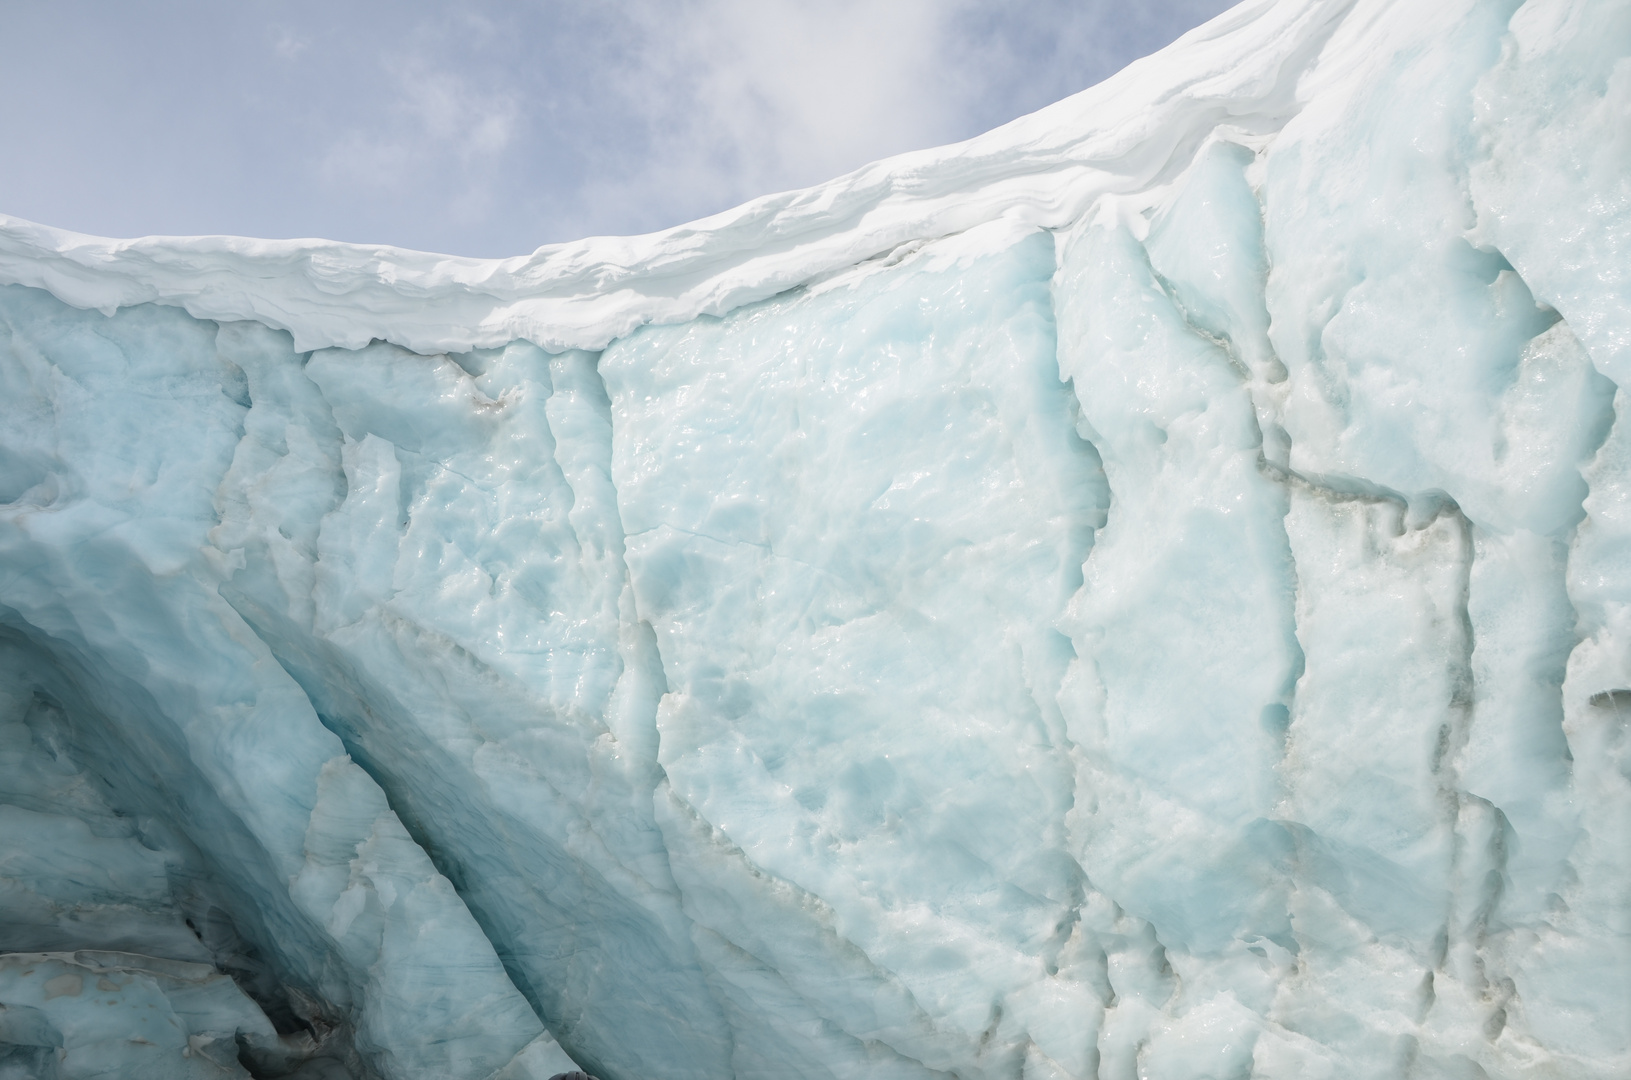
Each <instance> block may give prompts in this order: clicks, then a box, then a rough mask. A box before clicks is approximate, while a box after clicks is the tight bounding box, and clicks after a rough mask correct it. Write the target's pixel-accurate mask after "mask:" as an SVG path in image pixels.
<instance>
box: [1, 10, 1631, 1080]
mask: <svg viewBox="0 0 1631 1080" xmlns="http://www.w3.org/2000/svg"><path fill="white" fill-rule="evenodd" d="M0 283H3V285H0V1077H3V1078H5V1080H15V1078H20V1077H51V1078H80V1077H130V1078H147V1077H152V1078H166V1080H168V1078H173V1077H187V1078H193V1077H197V1078H205V1077H243V1076H258V1077H276V1076H290V1077H304V1078H307V1080H341V1078H346V1077H350V1078H355V1080H361V1078H365V1077H370V1078H372V1077H377V1078H382V1080H409V1078H421V1077H423V1078H455V1077H456V1078H466V1077H468V1078H472V1080H523V1078H528V1077H534V1078H539V1080H542V1078H545V1077H548V1076H551V1075H552V1074H555V1073H558V1072H562V1071H567V1070H570V1069H574V1068H583V1069H585V1070H587V1071H588V1072H591V1073H593V1074H595V1075H596V1076H599V1077H602V1078H603V1080H686V1078H697V1080H702V1078H708V1080H717V1078H722V1077H739V1078H749V1077H765V1078H784V1077H786V1078H791V1077H809V1078H838V1077H845V1078H849V1077H857V1078H858V1077H867V1078H875V1077H876V1078H890V1080H894V1078H899V1080H908V1078H912V1080H916V1078H927V1077H931V1076H941V1077H953V1076H954V1077H960V1078H964V1080H996V1078H1020V1077H1023V1078H1025V1080H1041V1078H1066V1077H1071V1078H1084V1077H1102V1078H1106V1080H1111V1078H1116V1080H1120V1078H1134V1077H1138V1078H1145V1080H1189V1078H1195V1080H1199V1078H1213V1080H1226V1078H1236V1077H1247V1076H1251V1077H1275V1078H1279V1077H1284V1078H1320V1077H1331V1078H1369V1077H1374V1078H1390V1077H1431V1078H1439V1077H1443V1078H1455V1080H1463V1078H1483V1077H1490V1078H1494V1077H1512V1078H1518V1077H1524V1078H1527V1077H1535V1078H1543V1077H1544V1078H1604V1080H1608V1078H1617V1077H1624V1076H1626V1075H1631V747H1628V740H1631V736H1628V724H1631V429H1628V427H1627V425H1628V423H1631V420H1628V416H1631V409H1628V401H1627V397H1626V390H1625V389H1624V388H1625V387H1627V386H1628V385H1631V382H1628V380H1631V4H1628V3H1626V2H1624V0H1528V2H1524V3H1519V2H1517V0H1476V2H1475V0H1440V2H1435V3H1418V2H1415V0H1392V2H1389V0H1279V2H1273V3H1263V2H1251V0H1249V2H1248V3H1245V4H1243V5H1241V6H1240V7H1238V8H1236V9H1234V10H1232V11H1230V12H1228V13H1226V14H1224V15H1223V16H1221V17H1219V18H1218V19H1216V20H1214V21H1212V22H1211V23H1208V24H1206V25H1205V26H1202V27H1200V28H1199V29H1197V30H1195V31H1193V32H1192V33H1190V34H1188V35H1186V36H1185V37H1184V38H1182V39H1180V40H1179V41H1178V42H1177V43H1176V44H1174V45H1173V46H1171V47H1170V48H1168V49H1167V50H1165V51H1163V52H1161V53H1158V54H1156V55H1155V56H1153V57H1150V58H1148V59H1145V60H1143V61H1140V62H1138V63H1136V64H1134V65H1132V66H1131V67H1129V68H1128V69H1127V70H1125V71H1124V72H1122V73H1121V74H1119V75H1117V76H1116V77H1114V78H1112V79H1111V80H1109V81H1108V82H1105V83H1103V84H1101V85H1099V86H1097V87H1094V88H1092V89H1090V90H1088V91H1085V92H1083V93H1082V94H1079V95H1077V96H1075V97H1072V98H1069V99H1066V100H1065V101H1062V102H1060V103H1058V104H1057V105H1054V106H1051V107H1049V108H1047V109H1044V110H1042V111H1041V112H1038V113H1036V114H1033V115H1031V116H1028V117H1024V118H1022V119H1020V120H1017V121H1015V122H1014V123H1012V124H1009V125H1007V126H1005V127H1003V128H999V129H997V130H996V131H993V132H991V133H989V134H987V135H984V136H981V137H979V138H976V139H973V140H971V141H969V142H966V143H963V144H959V145H956V146H951V147H945V148H941V149H937V150H932V151H925V152H921V153H915V154H908V155H905V156H903V157H899V158H896V159H893V160H890V161H885V162H882V163H879V164H877V165H873V166H870V167H868V168H865V169H862V170H860V171H858V172H856V173H853V174H851V175H849V176H846V177H842V178H840V179H838V180H836V181H833V182H831V183H829V184H826V185H823V186H820V187H816V188H812V189H808V190H805V191H799V192H793V193H789V194H784V195H775V196H769V197H766V198H763V199H760V200H757V201H755V202H752V203H749V204H747V205H745V206H743V207H741V208H739V209H736V210H733V211H730V212H727V213H725V214H721V215H718V216H717V217H714V218H710V219H707V220H704V221H701V222H697V223H694V224H692V225H688V226H684V227H681V228H677V229H673V230H670V231H668V232H664V233H657V234H653V235H650V236H644V237H633V238H598V239H592V240H586V241H583V242H580V243H574V244H566V245H557V246H552V247H547V248H542V249H540V250H539V251H537V252H535V253H534V254H532V255H530V256H524V257H518V258H514V259H507V260H492V261H484V260H472V259H459V258H451V257H443V256H435V255H428V254H421V253H416V252H409V251H402V250H398V249H393V248H384V247H362V246H353V245H344V244H337V243H327V242H320V241H257V240H243V239H235V238H220V237H215V238H191V239H185V238H149V239H144V240H135V241H112V240H101V239H96V238H92V237H86V236H81V235H77V234H72V233H66V232H61V231H57V230H53V229H50V228H46V227H43V226H39V225H35V224H31V223H28V222H24V221H20V220H18V219H15V218H0Z"/></svg>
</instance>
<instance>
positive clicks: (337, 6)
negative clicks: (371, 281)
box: [0, 0, 1230, 255]
mask: <svg viewBox="0 0 1631 1080" xmlns="http://www.w3.org/2000/svg"><path fill="white" fill-rule="evenodd" d="M1228 6H1230V4H1229V3H1228V2H1227V0H1012V2H1005V0H604V2H595V0H576V2H569V0H471V2H465V3H458V2H449V0H444V2H421V0H394V2H389V3H386V2H377V0H368V2H361V0H359V2H346V0H314V2H307V0H238V2H226V0H165V2H162V3H160V2H151V3H120V2H114V0H103V2H87V0H58V2H48V0H0V28H3V31H4V34H5V38H6V61H5V63H4V64H3V65H0V100H4V101H5V102H7V108H5V109H4V110H0V213H8V214H15V215H17V216H19V217H25V218H29V219H32V220H35V221H40V222H44V223H45V224H49V225H57V226H61V227H63V228H68V229H75V230H78V231H80V232H90V233H97V234H101V235H105V236H137V235H143V234H147V233H237V234H242V235H250V236H274V237H287V236H326V237H331V238H335V239H340V240H355V241H362V242H367V243H390V244H398V245H402V246H405V247H416V248H424V249H429V250H434V251H445V252H454V253H457V254H462V255H513V254H520V253H524V252H528V251H531V250H532V249H533V248H535V247H537V246H538V245H539V244H543V243H549V242H553V241H558V240H569V239H574V238H576V237H580V236H586V235H590V234H594V233H633V232H644V231H647V230H651V229H657V228H662V227H664V226H667V225H674V224H678V223H680V222H683V221H686V220H689V219H691V218H695V217H699V216H701V215H704V214H710V213H713V212H715V211H718V210H723V209H725V208H727V207H729V206H732V205H734V204H736V203H739V202H741V201H743V200H744V199H747V198H751V197H752V196H754V195H760V194H764V193H766V192H770V191H779V190H784V189H787V188H792V187H801V186H804V185H806V184H812V183H816V182H818V181H821V180H824V179H827V178H829V177H832V176H836V175H838V174H840V173H843V172H846V171H848V170H850V169H852V168H855V167H856V166H858V165H862V164H865V163H866V162H868V161H871V160H873V159H875V158H879V157H885V156H887V155H890V154H894V153H899V152H901V151H905V150H913V149H917V148H920V147H925V146H933V145H936V144H938V143H944V142H951V141H954V140H957V139H963V138H967V137H968V136H970V135H974V134H977V133H979V132H981V131H984V130H986V129H988V128H991V127H994V126H996V125H997V124H1000V123H1002V122H1003V121H1006V120H1010V119H1013V118H1014V117H1016V116H1020V115H1022V114H1024V113H1027V112H1030V111H1031V110H1033V109H1037V108H1040V107H1041V106H1043V105H1046V104H1048V103H1049V102H1052V101H1055V100H1057V99H1059V98H1061V97H1064V96H1065V95H1067V94H1070V93H1073V92H1075V91H1077V90H1080V89H1083V88H1084V87H1087V86H1090V85H1092V84H1093V83H1095V82H1098V81H1099V80H1101V79H1103V78H1105V77H1106V76H1108V75H1110V74H1112V73H1113V72H1115V71H1116V70H1117V69H1119V68H1121V67H1122V66H1124V65H1125V64H1126V63H1128V62H1129V61H1131V60H1133V59H1135V58H1137V57H1139V56H1142V55H1144V54H1146V53H1149V52H1153V51H1155V50H1156V49H1158V48H1160V47H1161V46H1163V45H1165V44H1166V43H1168V42H1169V41H1171V40H1172V39H1173V38H1176V37H1177V36H1178V35H1180V34H1182V33H1183V32H1184V31H1186V30H1188V29H1189V28H1190V27H1192V26H1195V25H1198V24H1199V23H1201V22H1204V21H1205V20H1206V19H1208V18H1211V17H1212V16H1213V15H1216V14H1217V13H1219V12H1220V11H1222V10H1224V9H1225V8H1226V7H1228Z"/></svg>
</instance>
